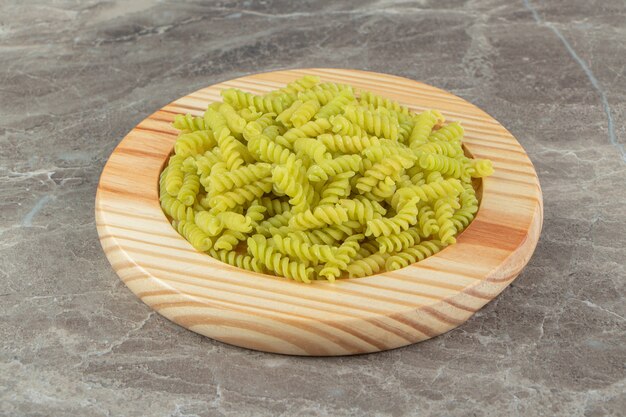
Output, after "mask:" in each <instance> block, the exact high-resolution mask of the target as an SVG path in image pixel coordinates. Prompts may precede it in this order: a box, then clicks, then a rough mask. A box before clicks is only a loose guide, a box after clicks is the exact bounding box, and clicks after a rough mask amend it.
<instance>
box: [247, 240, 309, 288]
mask: <svg viewBox="0 0 626 417" xmlns="http://www.w3.org/2000/svg"><path fill="white" fill-rule="evenodd" d="M248 252H250V255H252V256H253V257H254V258H255V259H258V260H259V262H261V263H262V264H263V265H265V267H267V269H269V270H271V271H273V272H275V273H277V274H279V275H282V276H284V277H286V278H291V279H293V280H296V281H302V282H311V275H312V273H313V268H310V267H307V265H306V264H305V263H304V262H295V261H291V260H290V259H289V257H287V256H283V255H281V254H280V253H278V252H277V251H276V250H275V249H274V248H273V247H272V246H270V245H269V244H268V243H267V239H266V238H265V236H262V235H253V236H251V237H249V238H248Z"/></svg>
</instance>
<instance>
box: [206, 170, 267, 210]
mask: <svg viewBox="0 0 626 417" xmlns="http://www.w3.org/2000/svg"><path fill="white" fill-rule="evenodd" d="M271 189H272V181H271V180H270V179H269V178H266V179H263V180H260V181H256V182H253V183H252V184H246V185H244V186H243V187H241V188H239V189H237V190H234V191H228V192H227V193H224V194H220V195H218V196H215V198H214V201H213V202H212V204H211V205H212V206H213V207H214V208H215V209H216V210H218V211H226V210H228V209H232V208H233V207H235V206H237V205H242V204H245V203H248V202H250V201H253V200H254V199H256V198H259V197H261V196H262V195H263V194H265V193H269V192H270V190H271Z"/></svg>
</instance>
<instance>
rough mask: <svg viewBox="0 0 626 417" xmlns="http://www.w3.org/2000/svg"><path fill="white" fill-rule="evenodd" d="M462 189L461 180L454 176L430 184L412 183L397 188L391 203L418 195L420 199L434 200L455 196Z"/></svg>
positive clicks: (394, 204) (394, 203)
mask: <svg viewBox="0 0 626 417" xmlns="http://www.w3.org/2000/svg"><path fill="white" fill-rule="evenodd" d="M463 191H464V188H463V186H462V185H461V182H460V181H459V180H457V179H456V178H450V179H448V180H444V181H439V182H434V183H430V184H423V185H414V186H412V187H405V188H401V189H399V190H398V192H397V193H396V194H395V195H394V196H393V199H392V201H391V204H392V205H393V206H397V204H398V201H400V200H409V199H411V198H413V197H419V198H420V200H421V201H425V202H427V201H434V200H437V199H439V198H442V197H445V196H450V195H452V196H456V195H458V194H460V193H462V192H463Z"/></svg>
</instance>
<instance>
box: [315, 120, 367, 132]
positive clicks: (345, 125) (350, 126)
mask: <svg viewBox="0 0 626 417" xmlns="http://www.w3.org/2000/svg"><path fill="white" fill-rule="evenodd" d="M320 120H324V119H320ZM328 120H329V121H330V124H331V125H332V131H333V132H334V133H336V134H338V135H343V136H359V137H364V136H367V134H368V132H366V131H365V129H363V128H361V127H360V126H358V125H357V124H356V123H352V122H351V121H350V120H348V119H347V118H346V117H345V116H343V115H337V116H331V117H330V118H329V119H328Z"/></svg>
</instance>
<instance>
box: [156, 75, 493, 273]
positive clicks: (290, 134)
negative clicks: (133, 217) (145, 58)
mask: <svg viewBox="0 0 626 417" xmlns="http://www.w3.org/2000/svg"><path fill="white" fill-rule="evenodd" d="M222 97H223V102H222V103H212V104H211V105H210V106H209V107H208V109H207V111H206V112H205V114H204V116H203V117H194V116H191V115H188V114H187V115H177V116H176V117H175V119H174V123H173V126H174V127H175V128H176V129H178V130H179V131H180V135H179V137H178V139H177V141H176V143H175V146H174V155H173V156H172V157H171V158H170V160H169V162H168V164H167V166H166V167H165V169H164V170H163V172H162V173H161V177H160V181H159V190H160V201H161V207H162V208H163V211H164V212H165V214H166V215H167V216H168V218H169V219H170V221H171V222H172V225H173V226H174V228H175V229H176V230H177V231H178V232H179V233H180V234H181V235H182V236H183V237H184V238H185V239H187V240H188V241H189V242H190V243H191V245H193V246H194V247H195V248H196V249H197V250H199V251H201V252H204V253H206V254H208V255H210V256H212V257H214V258H216V259H218V260H220V261H222V262H225V263H228V264H231V265H233V266H236V267H239V268H243V269H247V270H250V271H254V272H258V273H267V274H274V275H277V276H282V277H286V278H290V279H293V280H296V281H299V282H303V283H310V282H311V281H313V280H328V281H335V280H336V279H338V278H348V277H350V278H356V277H363V276H368V275H372V274H377V273H380V272H383V271H385V270H387V271H391V270H394V269H398V268H404V267H406V266H408V265H410V264H412V263H414V262H418V261H421V260H423V259H425V258H427V257H428V256H431V255H433V254H435V253H437V252H439V251H441V250H442V249H443V248H445V247H446V246H448V245H451V244H454V243H455V242H456V239H457V236H458V235H459V233H460V232H461V231H463V230H464V229H465V228H466V227H467V226H468V225H469V224H470V222H471V221H472V220H473V218H474V216H475V214H476V212H477V211H478V204H479V202H478V198H477V196H476V191H475V188H474V182H475V179H476V178H480V177H485V176H488V175H491V174H492V173H493V166H492V163H491V161H489V160H484V159H480V160H477V159H472V158H468V157H467V156H465V154H464V151H463V148H462V145H461V144H462V139H463V133H464V132H463V127H462V126H461V125H460V124H459V123H456V122H455V123H448V124H445V119H444V116H443V115H442V114H441V113H440V112H439V111H437V110H426V111H423V112H421V113H417V114H416V113H414V112H413V111H411V110H410V109H409V108H408V107H406V106H403V105H401V104H400V103H397V102H395V101H393V100H390V99H388V98H385V97H382V96H379V95H377V94H373V93H370V92H367V91H361V90H357V89H354V88H352V87H351V86H349V85H345V84H335V83H320V80H319V78H318V77H314V76H305V77H303V78H301V79H298V80H295V81H293V82H292V83H290V84H288V85H287V86H286V87H284V88H282V89H279V90H276V91H273V92H271V93H268V94H265V95H254V94H251V93H246V92H243V91H240V90H236V89H228V90H224V91H222Z"/></svg>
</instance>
